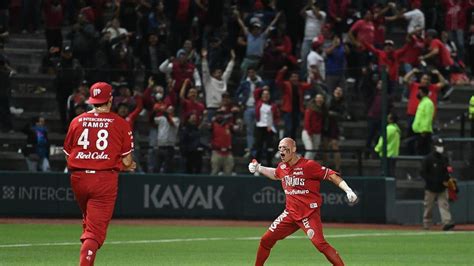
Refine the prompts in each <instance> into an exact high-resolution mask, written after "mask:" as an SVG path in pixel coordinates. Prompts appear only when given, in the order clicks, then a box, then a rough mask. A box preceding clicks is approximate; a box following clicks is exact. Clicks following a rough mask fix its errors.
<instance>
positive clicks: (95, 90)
mask: <svg viewBox="0 0 474 266" xmlns="http://www.w3.org/2000/svg"><path fill="white" fill-rule="evenodd" d="M101 92H102V91H101V90H100V89H93V90H92V95H93V96H94V97H95V96H97V95H99V94H100V93H101Z"/></svg>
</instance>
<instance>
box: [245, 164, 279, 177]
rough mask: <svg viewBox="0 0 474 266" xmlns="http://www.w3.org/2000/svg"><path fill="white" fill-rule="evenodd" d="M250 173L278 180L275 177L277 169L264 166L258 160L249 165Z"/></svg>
mask: <svg viewBox="0 0 474 266" xmlns="http://www.w3.org/2000/svg"><path fill="white" fill-rule="evenodd" d="M249 172H250V173H252V174H254V173H255V172H257V173H260V174H262V175H264V176H266V177H268V178H270V179H273V180H278V179H277V178H276V177H275V168H271V167H265V166H262V165H261V164H260V163H258V162H257V160H255V159H253V160H252V161H251V162H250V163H249Z"/></svg>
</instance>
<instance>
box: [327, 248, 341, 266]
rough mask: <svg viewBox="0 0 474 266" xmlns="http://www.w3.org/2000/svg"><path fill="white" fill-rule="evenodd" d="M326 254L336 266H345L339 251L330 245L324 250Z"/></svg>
mask: <svg viewBox="0 0 474 266" xmlns="http://www.w3.org/2000/svg"><path fill="white" fill-rule="evenodd" d="M322 253H323V254H324V256H326V259H328V261H330V262H331V263H332V265H334V266H344V262H343V261H342V259H341V257H340V256H339V253H337V251H336V250H335V249H334V248H333V247H331V246H328V247H327V248H326V249H324V250H323V251H322Z"/></svg>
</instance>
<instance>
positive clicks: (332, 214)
mask: <svg viewBox="0 0 474 266" xmlns="http://www.w3.org/2000/svg"><path fill="white" fill-rule="evenodd" d="M1 176H2V178H0V189H1V190H0V193H1V194H0V215H2V216H28V215H34V216H58V217H67V216H80V212H79V209H78V207H77V204H76V202H75V201H74V195H73V192H72V189H71V187H70V184H69V176H68V175H66V174H34V173H13V172H11V173H2V174H1ZM346 180H347V182H348V183H349V184H350V186H351V187H352V188H353V189H354V190H355V192H356V193H357V194H358V196H359V202H358V203H357V204H355V205H350V204H349V203H348V202H347V198H346V196H345V193H344V192H343V191H342V190H340V189H339V188H338V187H337V186H335V185H334V184H332V183H330V182H322V186H321V196H322V198H323V205H322V206H321V208H322V210H321V211H322V215H323V220H325V221H348V222H349V221H350V222H385V221H387V217H386V208H387V207H386V206H387V204H394V200H395V199H394V198H390V197H392V196H393V195H394V193H393V192H391V193H388V192H387V191H386V188H389V187H392V188H393V189H394V187H395V185H394V184H393V185H391V186H387V184H386V183H387V182H393V179H384V178H346ZM284 209H285V193H284V191H283V190H282V188H281V184H280V182H278V181H271V180H269V179H266V178H264V177H248V176H233V177H224V176H191V175H173V176H171V175H138V174H125V175H120V177H119V195H118V197H117V204H116V209H115V217H163V218H164V217H167V218H223V219H224V218H229V219H266V220H272V219H275V218H276V217H277V216H279V215H280V214H281V213H282V212H283V211H284Z"/></svg>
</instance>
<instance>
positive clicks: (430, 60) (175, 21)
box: [0, 0, 474, 174]
mask: <svg viewBox="0 0 474 266" xmlns="http://www.w3.org/2000/svg"><path fill="white" fill-rule="evenodd" d="M471 2H472V1H460V0H442V1H441V0H439V1H436V0H431V1H424V0H400V1H376V0H352V1H351V0H338V1H335V0H325V1H324V0H318V1H313V0H309V1H307V0H293V1H286V0H228V1H220V0H179V1H176V0H115V1H112V0H43V1H38V0H23V1H19V0H16V1H15V0H11V1H2V3H1V4H0V39H1V40H2V41H7V40H8V35H9V32H11V31H21V32H22V33H24V34H28V33H29V32H37V31H38V30H39V29H40V28H39V27H38V25H43V26H42V28H44V34H45V37H46V40H47V53H46V55H45V57H44V59H43V62H42V71H44V72H45V73H49V74H51V75H55V77H56V78H55V86H56V97H57V102H58V107H59V108H58V110H59V114H60V116H61V122H62V125H63V128H64V129H66V128H67V125H68V122H69V121H71V119H72V118H73V117H75V116H77V115H78V114H81V113H83V112H85V111H87V110H89V109H90V106H89V105H88V104H87V102H86V99H87V98H88V93H89V91H88V88H89V85H91V84H92V83H94V82H96V81H99V80H100V81H107V82H110V83H111V84H112V85H113V86H114V104H113V108H114V110H115V111H116V112H117V113H118V114H119V115H120V116H122V117H124V118H125V119H126V120H127V121H129V122H130V125H131V126H132V128H133V126H134V124H135V122H136V120H137V118H139V117H141V116H144V117H146V118H147V120H148V124H149V127H148V128H137V127H135V128H134V131H135V133H136V134H137V135H138V134H139V132H140V133H141V134H146V135H148V138H149V139H148V145H147V146H142V147H140V146H139V145H137V146H138V147H139V149H137V151H140V148H141V150H147V152H146V153H144V152H142V154H141V155H145V156H140V154H139V152H137V153H136V155H135V156H137V157H138V158H137V162H140V163H141V165H142V166H145V165H146V167H141V166H140V167H139V169H140V171H144V172H166V173H170V172H176V171H185V172H187V173H201V172H202V164H203V162H202V161H203V154H205V153H208V152H209V151H210V155H211V156H210V162H211V173H212V174H218V173H224V174H231V173H232V171H233V165H234V157H233V143H234V138H235V134H244V135H245V136H246V150H245V151H246V154H245V156H246V157H248V158H253V157H255V158H256V159H257V160H259V161H262V160H266V161H267V162H266V163H267V164H268V165H270V164H271V160H272V158H273V155H274V153H275V151H274V150H273V148H274V146H275V145H276V142H275V141H276V139H277V138H278V137H281V136H289V137H292V138H297V139H301V140H302V142H303V143H304V147H305V149H306V153H305V155H304V156H305V157H307V158H315V157H316V156H318V155H319V154H318V153H317V150H332V151H336V152H331V153H322V154H321V155H324V156H326V157H327V156H328V155H329V154H331V155H333V156H334V159H333V161H332V163H330V165H331V166H332V167H333V169H335V170H337V171H340V169H341V155H340V153H338V152H337V151H338V150H339V146H340V145H339V142H340V140H341V139H343V136H344V130H343V128H341V123H340V122H341V121H344V120H354V119H359V118H357V117H354V114H353V112H350V110H349V109H348V104H349V103H350V102H351V103H352V102H357V103H362V104H363V105H364V107H365V109H366V111H367V118H365V117H364V119H367V139H366V156H367V157H374V156H377V154H381V142H382V141H381V139H379V140H378V137H379V131H380V128H381V123H382V122H381V121H382V117H381V114H382V105H383V104H384V103H382V88H383V86H387V90H388V94H389V99H388V101H387V103H386V104H388V105H389V111H390V112H389V119H388V121H389V124H388V127H387V132H388V135H389V137H388V141H389V143H388V146H389V150H388V156H397V155H398V154H399V149H400V139H401V137H402V136H404V137H407V138H408V139H409V140H411V141H412V142H415V143H417V145H418V147H419V149H409V150H408V151H407V152H408V153H409V154H415V153H417V152H418V153H420V154H421V155H425V154H428V153H429V152H430V150H426V149H423V148H426V147H430V146H431V145H430V143H431V134H432V133H433V126H432V124H433V116H435V113H436V107H437V105H438V103H439V102H440V101H443V100H447V99H448V98H449V94H450V92H451V91H452V89H451V88H452V87H451V86H450V84H459V83H463V82H468V81H469V79H468V75H467V73H469V72H472V68H473V67H474V15H473V14H472V13H471V11H472V10H474V9H473V8H474V3H471ZM40 21H42V23H40ZM401 23H404V24H401ZM400 25H406V28H405V26H403V27H400ZM64 33H66V34H64ZM397 33H398V36H403V38H401V40H390V39H388V38H387V37H386V36H396V35H397ZM397 47H398V48H397ZM0 64H2V65H8V60H6V59H4V58H1V59H0ZM385 72H386V73H387V76H386V77H387V78H386V82H385V83H384V82H383V79H384V77H385V75H384V73H385ZM2 78H3V77H2ZM4 78H8V77H4ZM398 101H407V105H408V107H407V110H406V114H396V113H395V112H394V111H393V110H392V109H391V106H392V104H393V103H394V102H398ZM419 103H420V105H419ZM399 116H403V117H406V118H407V120H408V126H407V127H406V132H404V133H402V132H401V130H400V127H399V126H398V125H397V121H398V117H399ZM43 124H44V121H40V120H36V121H34V124H33V126H32V129H36V130H38V127H41V126H42V125H43ZM29 130H30V131H31V129H29ZM46 136H47V135H46ZM206 137H209V139H207V138H206ZM135 139H136V140H138V139H139V138H138V137H137V138H135ZM377 140H378V142H377ZM46 141H47V138H46ZM377 143H378V144H377ZM374 144H377V145H374ZM177 147H179V149H177ZM407 147H409V148H413V147H416V146H415V145H413V144H408V145H407ZM178 151H179V152H180V153H181V156H182V158H184V163H183V164H182V166H179V165H176V164H177V163H176V161H175V160H174V159H173V158H174V157H175V153H176V152H178ZM43 157H44V156H43ZM324 159H326V160H327V159H328V158H324ZM180 167H184V169H179V168H180Z"/></svg>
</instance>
